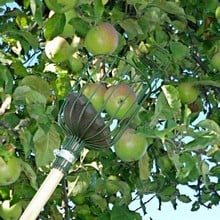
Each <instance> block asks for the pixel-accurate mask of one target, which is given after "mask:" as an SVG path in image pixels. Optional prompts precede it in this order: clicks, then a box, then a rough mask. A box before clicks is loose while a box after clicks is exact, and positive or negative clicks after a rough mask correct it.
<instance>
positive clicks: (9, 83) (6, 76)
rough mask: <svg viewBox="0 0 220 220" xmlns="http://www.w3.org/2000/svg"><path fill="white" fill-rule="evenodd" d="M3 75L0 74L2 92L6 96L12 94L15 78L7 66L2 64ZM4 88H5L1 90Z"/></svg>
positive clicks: (0, 67) (0, 89) (0, 66)
mask: <svg viewBox="0 0 220 220" xmlns="http://www.w3.org/2000/svg"><path fill="white" fill-rule="evenodd" d="M0 69H1V74H0V92H2V90H3V91H4V92H5V94H11V93H12V88H13V78H12V75H11V73H10V71H9V69H8V68H7V67H6V66H3V65H1V64H0ZM1 87H3V88H1Z"/></svg>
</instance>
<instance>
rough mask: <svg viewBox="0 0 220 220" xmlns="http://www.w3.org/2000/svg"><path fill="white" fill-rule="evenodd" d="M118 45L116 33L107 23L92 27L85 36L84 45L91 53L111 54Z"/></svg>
mask: <svg viewBox="0 0 220 220" xmlns="http://www.w3.org/2000/svg"><path fill="white" fill-rule="evenodd" d="M117 46H118V33H117V31H116V29H115V28H114V27H113V26H112V25H111V24H109V23H101V24H98V25H97V26H94V27H92V28H91V29H90V30H89V31H88V33H87V34H86V37H85V47H86V49H87V50H88V51H89V52H90V53H92V54H93V55H97V54H111V53H113V52H114V51H115V50H116V48H117Z"/></svg>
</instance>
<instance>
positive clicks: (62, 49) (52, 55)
mask: <svg viewBox="0 0 220 220" xmlns="http://www.w3.org/2000/svg"><path fill="white" fill-rule="evenodd" d="M71 52H72V48H71V46H70V45H69V43H68V42H67V41H66V40H65V38H63V37H60V36H57V37H55V38H53V39H52V40H50V41H48V42H47V43H46V45H45V54H46V56H47V57H48V58H49V59H50V60H52V61H53V62H55V63H61V62H63V61H65V60H67V59H68V58H69V56H70V55H71Z"/></svg>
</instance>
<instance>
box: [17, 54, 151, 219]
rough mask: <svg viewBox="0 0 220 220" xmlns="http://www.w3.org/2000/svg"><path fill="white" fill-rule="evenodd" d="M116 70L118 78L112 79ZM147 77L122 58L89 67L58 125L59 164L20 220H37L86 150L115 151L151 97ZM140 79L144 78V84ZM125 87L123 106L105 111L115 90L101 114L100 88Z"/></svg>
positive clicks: (97, 60) (101, 60)
mask: <svg viewBox="0 0 220 220" xmlns="http://www.w3.org/2000/svg"><path fill="white" fill-rule="evenodd" d="M118 62H121V63H120V69H117V66H119V65H118ZM113 70H114V74H115V76H114V77H112V74H113ZM143 77H146V75H145V74H144V73H143V72H141V71H140V70H139V69H137V68H136V67H135V66H133V65H131V64H129V63H128V62H127V61H126V60H124V59H122V58H118V57H113V56H106V57H105V56H104V57H103V56H97V57H96V58H93V59H92V61H89V62H88V63H87V65H86V67H85V69H84V71H83V72H82V74H81V76H80V78H78V79H77V80H76V81H75V83H74V85H73V89H72V92H71V93H70V94H69V95H68V96H67V98H66V99H65V101H64V102H63V104H62V106H61V108H60V112H59V116H58V122H59V124H60V126H61V128H62V129H63V131H64V134H65V140H64V141H63V144H62V146H61V148H60V149H59V150H56V151H55V160H54V162H53V164H52V168H51V171H50V173H49V174H48V176H47V178H46V179H45V180H44V182H43V184H42V185H41V186H40V188H39V190H38V191H37V192H36V194H35V196H34V197H33V199H32V200H31V202H30V203H29V204H28V206H27V207H26V209H25V211H24V213H23V214H22V216H21V217H20V220H34V219H36V218H37V216H38V215H39V213H40V211H41V210H42V209H43V207H44V205H45V204H46V203H47V201H48V200H49V198H50V196H51V195H52V193H53V192H54V190H55V189H56V187H57V185H58V184H59V182H60V181H61V179H62V178H63V177H64V176H65V175H67V174H68V171H69V169H70V168H71V166H72V165H73V164H74V163H75V162H76V161H77V159H78V157H79V155H80V152H81V150H82V149H83V147H84V146H86V147H90V148H96V149H100V150H103V149H106V148H109V147H111V146H112V145H113V144H114V143H115V142H116V141H117V140H118V139H119V137H120V136H121V135H122V134H123V132H124V130H125V129H126V128H127V127H128V126H129V124H131V122H132V121H134V120H133V119H134V117H135V115H136V114H137V113H138V111H139V109H140V106H141V105H142V104H143V102H144V101H145V100H146V99H147V97H148V95H149V94H150V91H151V88H150V85H149V83H148V81H147V77H146V80H143ZM140 78H142V80H140V82H141V83H140V82H139V79H140ZM97 81H98V82H100V83H97V86H96V88H95V89H94V90H93V91H91V95H90V97H89V98H87V97H85V96H84V95H83V93H84V90H85V88H86V87H87V86H88V85H89V84H90V83H94V82H97ZM143 81H144V82H145V83H143ZM122 83H123V84H125V83H126V84H127V85H129V86H130V88H131V89H130V90H128V92H127V94H124V96H123V97H120V105H116V109H115V111H111V112H110V114H109V113H108V111H107V110H106V109H105V105H106V104H107V102H108V101H110V100H111V95H113V94H114V90H113V91H112V92H108V96H109V98H108V97H107V98H105V99H104V101H103V104H102V107H101V109H100V111H97V110H96V108H95V107H94V106H93V103H94V102H93V100H92V99H93V97H95V94H96V93H97V92H98V90H99V86H101V85H103V84H105V85H107V87H111V88H112V86H114V88H117V86H118V85H120V84H122ZM111 90H112V89H111ZM130 93H132V95H133V93H135V94H136V96H135V100H133V103H130V105H127V104H126V101H127V100H129V96H131V94H130ZM114 95H115V94H114ZM103 96H104V94H103ZM123 105H124V106H123ZM131 105H132V106H131ZM126 106H127V107H128V108H127V109H126V108H125V107H126ZM121 109H123V114H124V115H123V117H122V113H120V118H117V115H118V112H119V111H121ZM130 111H132V113H131V112H130Z"/></svg>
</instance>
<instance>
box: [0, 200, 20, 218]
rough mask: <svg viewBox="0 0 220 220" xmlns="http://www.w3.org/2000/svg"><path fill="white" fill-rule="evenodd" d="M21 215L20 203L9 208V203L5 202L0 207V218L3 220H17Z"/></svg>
mask: <svg viewBox="0 0 220 220" xmlns="http://www.w3.org/2000/svg"><path fill="white" fill-rule="evenodd" d="M21 213H22V206H21V204H20V203H15V204H13V205H12V206H10V201H9V200H5V201H3V203H2V204H1V205H0V216H1V218H2V219H4V220H17V219H18V218H19V216H20V215H21Z"/></svg>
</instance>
